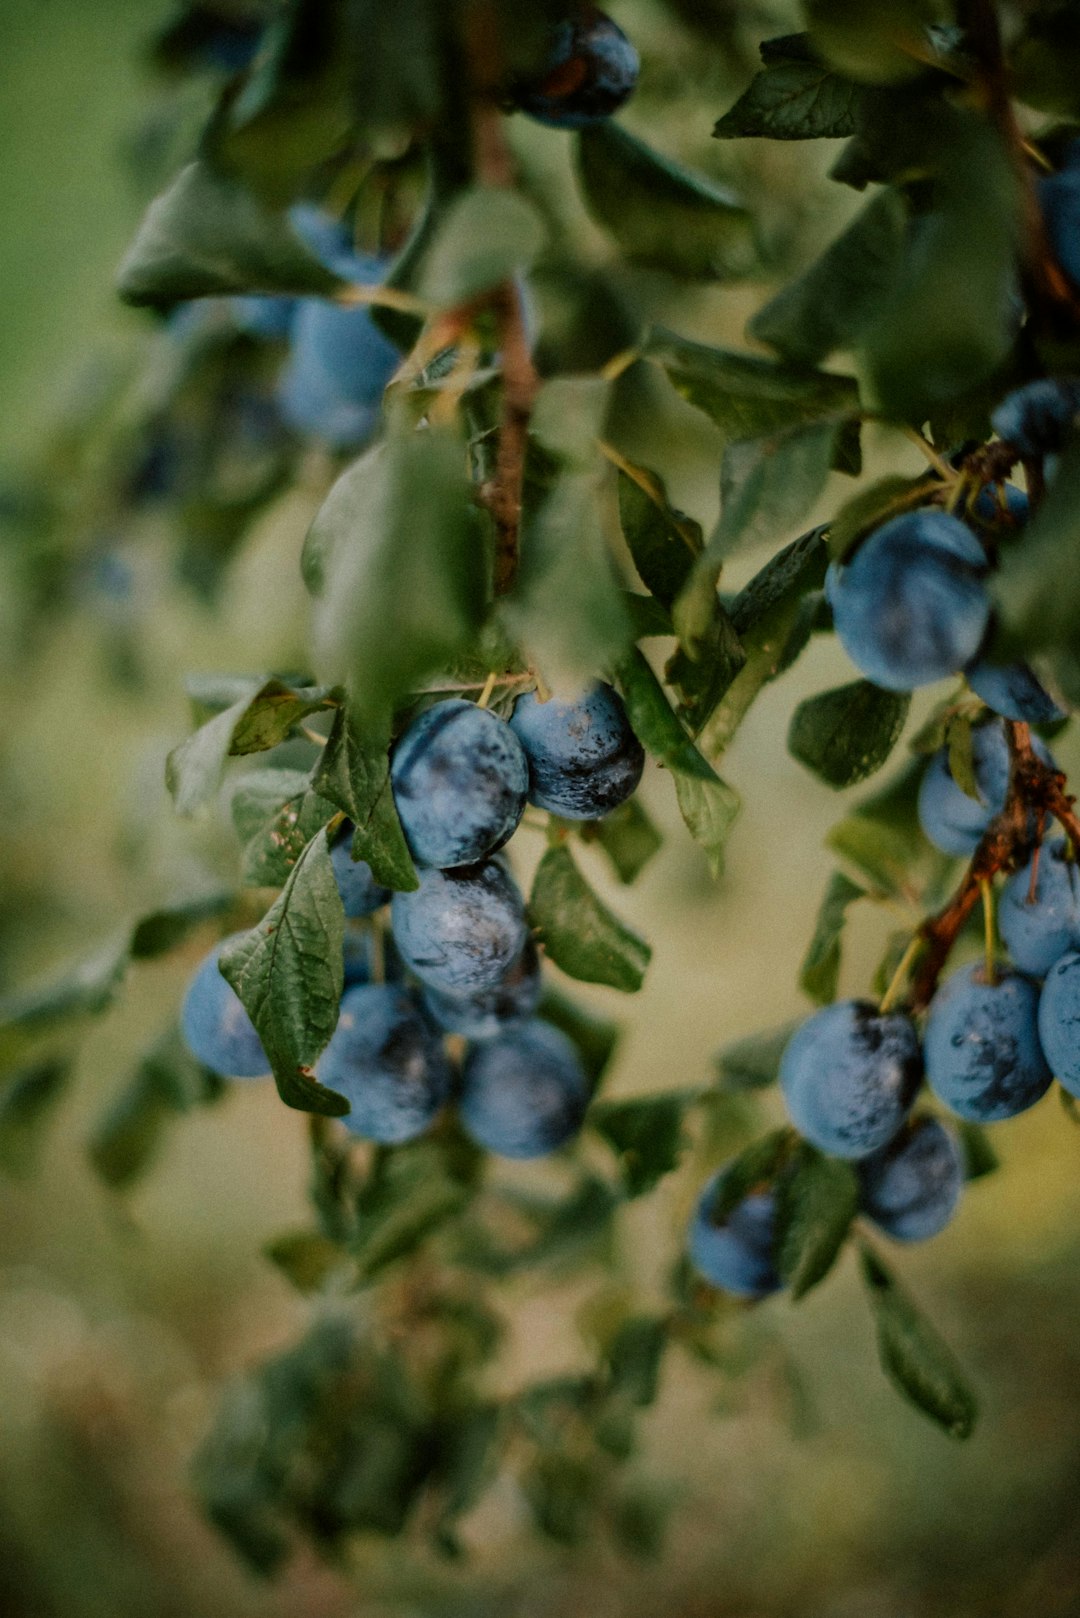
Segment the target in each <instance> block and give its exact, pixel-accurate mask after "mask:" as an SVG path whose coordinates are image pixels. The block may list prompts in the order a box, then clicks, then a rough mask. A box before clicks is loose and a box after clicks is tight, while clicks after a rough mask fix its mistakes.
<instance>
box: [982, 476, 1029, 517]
mask: <svg viewBox="0 0 1080 1618" xmlns="http://www.w3.org/2000/svg"><path fill="white" fill-rule="evenodd" d="M1003 500H1004V511H1003V510H1002V501H1003ZM1029 509H1030V502H1029V500H1028V497H1027V495H1026V494H1025V493H1024V491H1023V489H1018V488H1017V487H1016V484H1015V483H1005V484H996V483H988V484H987V485H986V487H985V488H983V489H980V490H979V492H978V494H977V495H976V497H975V503H974V506H973V507H972V510H973V511H974V513H975V515H976V516H977V517H981V518H982V520H983V522H986V523H991V524H993V523H1000V522H1004V521H1005V520H1006V519H1008V520H1009V521H1010V522H1012V523H1014V524H1016V525H1017V526H1019V525H1020V524H1021V523H1025V522H1027V519H1028V511H1029Z"/></svg>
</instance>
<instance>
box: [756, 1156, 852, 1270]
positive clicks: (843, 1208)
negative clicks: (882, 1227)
mask: <svg viewBox="0 0 1080 1618" xmlns="http://www.w3.org/2000/svg"><path fill="white" fill-rule="evenodd" d="M858 1207H859V1178H858V1175H857V1174H856V1173H855V1170H854V1169H853V1168H852V1166H851V1164H850V1163H843V1162H841V1161H840V1160H839V1159H838V1158H835V1157H823V1156H822V1154H821V1153H820V1152H817V1151H815V1150H814V1148H813V1147H812V1146H807V1145H806V1144H805V1143H804V1144H803V1145H801V1146H800V1147H799V1150H798V1152H797V1153H796V1155H795V1157H794V1159H793V1160H792V1163H791V1164H790V1166H789V1168H788V1169H787V1171H786V1173H784V1174H783V1175H781V1177H780V1179H779V1181H778V1182H777V1187H776V1235H775V1239H774V1252H775V1254H776V1267H777V1269H778V1270H779V1272H780V1275H781V1277H782V1278H783V1280H784V1281H785V1282H786V1283H787V1285H788V1287H789V1288H790V1290H791V1296H792V1298H793V1299H795V1300H796V1301H797V1300H798V1299H799V1298H802V1297H804V1296H805V1295H806V1293H807V1292H809V1291H810V1289H811V1287H815V1286H817V1284H818V1282H819V1281H823V1280H824V1279H825V1277H826V1275H828V1273H829V1271H830V1270H831V1269H832V1267H833V1265H834V1264H835V1262H836V1260H837V1258H838V1256H839V1254H840V1249H841V1248H842V1247H843V1245H844V1242H845V1241H846V1239H847V1234H848V1231H849V1230H850V1229H851V1222H852V1220H853V1219H854V1218H855V1215H856V1213H857V1212H858Z"/></svg>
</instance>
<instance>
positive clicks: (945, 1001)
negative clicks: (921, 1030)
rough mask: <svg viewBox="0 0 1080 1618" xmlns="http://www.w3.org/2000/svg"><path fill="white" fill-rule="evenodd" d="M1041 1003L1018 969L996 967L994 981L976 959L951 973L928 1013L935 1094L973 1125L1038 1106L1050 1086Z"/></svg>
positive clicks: (930, 1068)
mask: <svg viewBox="0 0 1080 1618" xmlns="http://www.w3.org/2000/svg"><path fill="white" fill-rule="evenodd" d="M1038 1004H1039V992H1038V990H1037V989H1036V988H1035V985H1034V984H1033V983H1030V982H1029V981H1028V979H1027V978H1025V977H1021V975H1020V973H1019V972H1011V971H1003V972H999V973H998V975H997V978H996V981H995V982H993V983H989V982H987V981H986V977H985V969H984V968H983V966H982V965H981V964H979V963H976V965H974V966H962V967H961V968H960V970H959V971H957V972H954V973H953V974H952V976H951V977H950V978H949V979H948V980H947V981H946V982H945V983H944V984H943V985H942V987H941V988H940V989H939V990H938V992H937V994H936V995H935V996H934V999H933V1001H932V1002H931V1005H930V1014H929V1016H928V1017H927V1020H926V1038H925V1041H924V1050H925V1055H926V1076H927V1080H928V1082H929V1085H930V1088H931V1089H932V1090H933V1092H934V1094H935V1095H936V1096H937V1097H938V1099H939V1100H940V1101H943V1102H944V1103H945V1105H946V1106H947V1107H949V1108H951V1109H952V1111H953V1112H955V1113H956V1114H957V1115H958V1116H959V1117H961V1118H966V1119H967V1120H968V1122H969V1123H976V1124H988V1123H995V1122H996V1121H997V1120H999V1119H1001V1118H1013V1117H1015V1116H1016V1114H1017V1113H1018V1112H1025V1111H1026V1110H1027V1108H1028V1107H1033V1106H1034V1105H1035V1103H1036V1101H1038V1100H1039V1098H1040V1096H1043V1095H1045V1093H1046V1091H1047V1089H1048V1088H1049V1085H1050V1069H1049V1068H1048V1067H1047V1065H1046V1058H1045V1056H1044V1055H1043V1051H1042V1046H1041V1045H1040V1044H1039V1034H1038V1028H1037V1026H1036V1019H1037V1015H1038Z"/></svg>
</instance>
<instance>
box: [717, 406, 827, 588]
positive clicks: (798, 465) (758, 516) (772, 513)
mask: <svg viewBox="0 0 1080 1618" xmlns="http://www.w3.org/2000/svg"><path fill="white" fill-rule="evenodd" d="M846 429H847V421H846V420H844V419H840V420H837V421H819V422H813V423H812V424H811V425H810V426H800V427H793V428H791V429H789V430H787V431H785V432H778V433H775V434H773V435H772V436H771V437H769V438H737V439H734V440H732V442H731V443H729V444H727V445H726V446H725V449H724V458H723V461H722V462H721V466H720V521H719V522H718V524H717V526H716V529H715V531H714V533H713V535H712V537H711V539H710V540H709V544H708V548H707V549H706V551H705V554H704V555H703V556H702V557H701V559H700V561H699V562H698V564H697V566H698V568H699V569H701V570H703V571H704V570H710V569H711V576H712V578H713V580H714V581H715V578H716V577H717V575H718V574H719V570H720V565H721V563H723V562H725V561H726V560H727V558H728V557H729V556H732V555H733V554H734V553H735V552H736V551H739V550H744V549H746V548H748V547H749V546H751V545H759V544H761V543H763V542H764V541H765V540H770V539H771V540H776V539H777V538H778V537H779V536H780V535H782V534H783V533H785V532H786V531H790V530H791V529H792V528H794V527H795V526H796V524H798V523H800V522H802V521H803V519H804V518H805V517H806V515H807V513H808V512H809V511H810V509H811V507H812V506H813V505H814V502H815V501H816V500H817V499H818V498H819V496H820V495H821V492H822V490H823V489H824V488H825V484H826V481H827V480H828V476H829V468H830V466H831V465H832V464H833V461H834V459H835V449H836V445H837V442H838V440H839V437H840V435H841V434H842V433H843V432H845V431H846Z"/></svg>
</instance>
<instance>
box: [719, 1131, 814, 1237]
mask: <svg viewBox="0 0 1080 1618" xmlns="http://www.w3.org/2000/svg"><path fill="white" fill-rule="evenodd" d="M794 1140H795V1136H794V1132H793V1131H792V1130H791V1129H774V1130H773V1131H772V1133H771V1134H769V1135H763V1136H762V1137H761V1139H760V1140H756V1141H754V1142H753V1144H752V1145H750V1146H748V1147H747V1148H746V1150H745V1151H743V1152H740V1153H739V1155H738V1157H736V1158H735V1159H734V1160H733V1161H732V1162H731V1163H729V1164H728V1165H727V1167H726V1168H725V1169H724V1171H723V1174H722V1175H721V1177H720V1181H719V1184H718V1185H717V1187H716V1192H715V1195H714V1196H713V1199H712V1205H711V1207H710V1209H709V1216H710V1218H711V1219H712V1220H713V1222H714V1223H715V1224H717V1225H722V1224H723V1223H724V1221H725V1220H726V1219H728V1218H729V1217H730V1216H731V1214H733V1213H734V1212H735V1209H736V1208H737V1207H738V1206H739V1203H740V1202H743V1201H745V1199H746V1198H747V1197H748V1196H750V1195H751V1194H752V1193H753V1192H756V1191H760V1190H763V1189H764V1188H766V1187H768V1186H771V1185H772V1182H773V1180H774V1179H775V1178H776V1175H777V1174H778V1173H779V1171H780V1169H781V1168H782V1166H783V1165H784V1163H785V1162H786V1161H787V1158H788V1157H789V1155H790V1153H791V1150H792V1145H793V1142H794Z"/></svg>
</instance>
